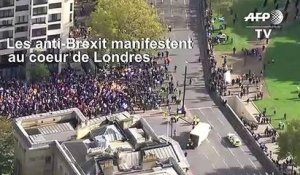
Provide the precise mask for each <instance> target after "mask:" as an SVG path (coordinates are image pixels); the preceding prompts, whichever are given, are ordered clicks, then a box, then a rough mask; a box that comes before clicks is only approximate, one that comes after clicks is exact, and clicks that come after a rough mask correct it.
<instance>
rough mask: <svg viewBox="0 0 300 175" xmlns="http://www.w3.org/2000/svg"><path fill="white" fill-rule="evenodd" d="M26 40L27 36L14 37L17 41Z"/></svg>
mask: <svg viewBox="0 0 300 175" xmlns="http://www.w3.org/2000/svg"><path fill="white" fill-rule="evenodd" d="M26 40H27V37H20V38H16V39H15V42H17V41H22V42H24V41H26Z"/></svg>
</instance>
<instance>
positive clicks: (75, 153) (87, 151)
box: [14, 108, 189, 175]
mask: <svg viewBox="0 0 300 175" xmlns="http://www.w3.org/2000/svg"><path fill="white" fill-rule="evenodd" d="M14 128H15V131H16V133H17V135H18V137H20V139H19V140H21V141H22V142H23V144H25V145H26V148H27V149H29V150H30V149H32V150H33V149H39V148H41V147H51V146H53V145H59V146H58V147H60V148H61V151H63V152H65V154H64V156H65V157H66V158H67V159H71V160H73V161H72V162H74V164H76V165H74V167H77V168H79V169H80V170H79V172H81V174H101V173H103V174H105V175H109V174H110V173H113V174H116V175H117V174H133V175H135V174H136V175H137V174H145V175H156V174H157V175H158V174H161V175H163V174H166V175H173V174H175V173H177V174H178V172H177V171H178V170H175V169H174V168H173V167H172V166H168V167H162V166H161V164H165V163H167V164H168V162H170V158H171V159H172V161H173V163H172V164H176V166H177V169H178V167H180V168H183V169H184V168H189V164H188V162H187V160H186V158H185V157H184V155H183V152H182V150H181V148H180V146H179V144H178V143H177V142H176V141H174V140H172V139H170V138H167V137H164V136H157V135H156V134H155V132H154V131H153V129H152V128H151V127H150V125H149V124H148V123H147V122H146V120H145V119H143V118H141V117H140V116H138V115H130V114H129V113H128V112H123V113H118V114H114V115H109V116H99V117H97V118H94V119H87V118H86V117H85V116H84V115H83V114H82V113H81V111H80V110H79V109H77V108H72V109H68V110H62V111H56V112H50V113H44V114H37V115H31V116H26V117H21V118H17V119H15V122H14ZM167 140H168V141H169V142H167ZM54 142H55V143H56V144H53V143H54ZM148 159H149V160H148ZM154 159H155V161H154V162H156V163H155V166H154V165H152V166H153V167H150V168H149V167H146V166H145V162H147V161H150V160H151V161H153V160H154ZM157 162H160V163H159V164H157ZM174 162H175V163H174ZM174 172H175V173H174Z"/></svg>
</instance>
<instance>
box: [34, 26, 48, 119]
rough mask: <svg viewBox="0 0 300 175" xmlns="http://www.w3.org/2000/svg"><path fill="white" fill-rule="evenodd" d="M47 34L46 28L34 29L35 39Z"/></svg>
mask: <svg viewBox="0 0 300 175" xmlns="http://www.w3.org/2000/svg"><path fill="white" fill-rule="evenodd" d="M46 33H47V30H46V28H40V29H33V30H32V36H33V37H38V36H44V35H46ZM41 123H44V122H43V121H41Z"/></svg>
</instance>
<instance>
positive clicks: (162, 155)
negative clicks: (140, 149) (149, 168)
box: [144, 145, 179, 161]
mask: <svg viewBox="0 0 300 175" xmlns="http://www.w3.org/2000/svg"><path fill="white" fill-rule="evenodd" d="M144 152H145V154H146V155H149V154H154V155H156V156H157V158H159V160H161V161H166V160H168V159H169V158H170V157H173V158H174V159H175V160H176V161H179V160H178V158H177V156H176V153H175V152H174V150H173V148H172V146H171V145H169V146H165V147H159V148H154V149H149V150H145V151H144Z"/></svg>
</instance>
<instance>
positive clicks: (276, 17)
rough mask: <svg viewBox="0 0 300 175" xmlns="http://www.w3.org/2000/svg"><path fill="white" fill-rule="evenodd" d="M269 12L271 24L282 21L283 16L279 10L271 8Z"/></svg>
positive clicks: (277, 23)
mask: <svg viewBox="0 0 300 175" xmlns="http://www.w3.org/2000/svg"><path fill="white" fill-rule="evenodd" d="M270 14H271V19H270V21H271V24H274V25H279V24H281V23H282V21H283V18H284V16H283V14H282V12H281V11H280V10H273V11H271V13H270Z"/></svg>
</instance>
